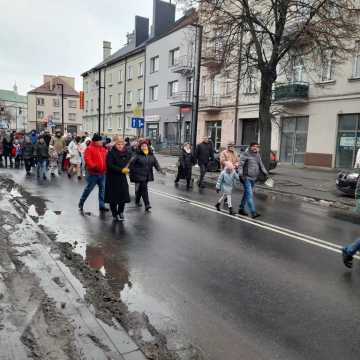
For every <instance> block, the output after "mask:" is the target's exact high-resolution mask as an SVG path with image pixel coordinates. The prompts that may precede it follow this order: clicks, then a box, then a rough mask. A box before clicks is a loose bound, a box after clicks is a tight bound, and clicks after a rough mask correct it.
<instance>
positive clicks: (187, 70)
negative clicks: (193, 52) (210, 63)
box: [171, 55, 194, 76]
mask: <svg viewBox="0 0 360 360" xmlns="http://www.w3.org/2000/svg"><path fill="white" fill-rule="evenodd" d="M171 71H172V72H173V73H177V74H181V75H184V76H187V75H190V74H191V73H192V72H193V71H194V67H193V64H192V61H191V57H190V56H188V55H183V56H180V57H179V58H178V59H176V63H175V64H174V65H172V66H171Z"/></svg>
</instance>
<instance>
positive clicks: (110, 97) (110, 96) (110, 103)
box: [109, 95, 112, 108]
mask: <svg viewBox="0 0 360 360" xmlns="http://www.w3.org/2000/svg"><path fill="white" fill-rule="evenodd" d="M109 108H112V95H109Z"/></svg>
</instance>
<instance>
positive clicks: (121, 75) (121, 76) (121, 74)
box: [118, 69, 124, 83]
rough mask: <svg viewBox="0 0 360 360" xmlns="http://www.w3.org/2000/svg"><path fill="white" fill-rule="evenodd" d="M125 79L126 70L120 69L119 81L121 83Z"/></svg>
mask: <svg viewBox="0 0 360 360" xmlns="http://www.w3.org/2000/svg"><path fill="white" fill-rule="evenodd" d="M123 81H124V71H123V69H121V70H119V71H118V82H119V83H121V82H123Z"/></svg>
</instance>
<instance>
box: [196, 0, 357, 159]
mask: <svg viewBox="0 0 360 360" xmlns="http://www.w3.org/2000/svg"><path fill="white" fill-rule="evenodd" d="M195 3H196V4H195ZM193 5H195V6H197V7H198V9H199V14H200V16H199V19H200V21H201V22H202V24H203V25H204V27H205V28H208V29H211V30H210V31H209V34H211V35H208V36H209V39H207V41H210V42H211V41H212V42H213V43H215V44H216V45H215V46H214V47H213V49H215V50H214V51H215V56H216V57H217V62H216V64H217V68H216V67H215V68H214V67H213V70H214V71H229V72H230V73H237V71H235V69H236V68H238V67H239V66H240V67H241V69H242V70H241V74H242V76H246V75H249V74H251V73H252V72H253V69H256V70H257V72H258V73H259V74H260V91H259V125H260V140H261V146H262V154H263V159H264V162H265V163H266V165H267V166H268V163H269V156H268V154H269V153H270V145H271V129H272V126H271V121H272V118H273V116H272V113H271V106H272V98H273V96H272V94H273V85H274V83H275V82H276V80H277V78H278V75H279V73H280V72H281V71H282V70H284V69H285V70H286V69H287V68H288V67H289V64H291V60H292V59H293V57H294V55H301V56H302V57H303V59H306V61H308V63H309V64H310V63H311V64H317V65H316V66H318V67H319V66H320V67H321V63H322V59H323V58H324V56H325V54H326V53H328V51H329V50H330V51H331V52H332V53H333V54H335V55H336V60H337V62H342V61H344V60H345V59H347V58H348V57H349V54H351V53H352V52H353V51H354V40H357V39H358V38H359V30H360V25H359V15H360V8H359V1H358V0H193ZM205 56H208V55H207V53H206V52H205ZM304 61H305V60H304Z"/></svg>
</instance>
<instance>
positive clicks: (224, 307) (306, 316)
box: [11, 172, 360, 360]
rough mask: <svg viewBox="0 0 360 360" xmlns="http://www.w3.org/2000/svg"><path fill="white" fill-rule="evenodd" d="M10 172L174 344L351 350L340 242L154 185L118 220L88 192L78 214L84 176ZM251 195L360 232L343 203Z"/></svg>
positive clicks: (329, 231)
mask: <svg viewBox="0 0 360 360" xmlns="http://www.w3.org/2000/svg"><path fill="white" fill-rule="evenodd" d="M11 174H16V175H14V177H15V179H16V180H17V181H18V182H21V183H23V185H24V186H25V188H26V189H27V190H29V191H30V192H31V193H32V194H33V195H37V196H41V197H44V198H46V199H47V200H48V204H47V205H48V206H47V207H48V209H47V211H45V212H43V213H41V211H39V210H36V209H34V211H37V212H39V215H40V218H39V223H40V224H41V225H43V226H45V227H46V228H48V229H50V230H51V231H53V232H54V233H55V234H56V235H57V240H58V241H61V242H70V243H72V244H74V245H76V251H77V252H78V253H80V254H81V255H82V256H83V257H84V258H85V259H86V261H87V263H88V265H89V266H91V267H92V268H94V269H97V270H99V271H101V272H102V274H103V275H104V276H106V277H107V278H108V279H109V282H110V284H111V286H112V287H113V288H114V289H115V290H116V291H117V292H119V293H121V298H122V300H123V301H125V302H126V303H127V304H128V306H129V307H130V309H132V310H136V311H140V312H142V311H144V312H145V313H146V314H147V315H148V316H149V318H150V320H151V322H152V324H153V325H154V326H155V327H156V328H157V329H158V330H159V331H160V332H162V333H163V334H165V335H166V336H167V338H168V340H169V344H170V346H169V347H170V348H173V349H180V348H182V347H186V346H188V344H189V343H192V344H193V345H194V346H196V347H198V348H199V349H200V350H201V351H202V352H203V353H204V355H205V357H206V358H208V359H211V360H219V359H231V360H232V359H234V360H237V359H284V360H285V359H286V360H288V359H358V351H357V348H358V339H359V335H360V328H359V326H358V320H359V319H358V318H359V316H360V315H359V314H360V311H359V310H360V286H359V285H360V277H359V273H358V265H357V264H356V265H355V269H354V271H353V272H352V273H349V272H348V271H346V270H345V269H344V268H343V266H342V264H341V259H340V256H339V255H338V254H337V253H334V252H332V251H329V250H327V249H324V248H320V247H318V246H314V245H311V244H307V243H304V242H301V241H296V240H295V239H292V238H290V237H289V236H286V234H285V235H284V234H280V233H276V232H273V231H269V230H267V229H266V228H260V227H254V226H253V225H251V224H247V223H243V222H240V221H238V220H235V219H232V218H230V217H225V216H221V215H219V214H217V213H215V212H212V211H209V210H207V209H206V208H201V207H197V206H192V205H191V204H189V203H187V202H186V201H176V200H174V199H173V198H171V196H169V197H166V196H159V195H158V194H154V193H153V194H151V199H152V205H153V212H152V213H151V214H144V212H143V210H141V209H137V208H135V207H133V206H132V205H130V206H129V208H128V210H127V212H126V222H125V223H124V224H115V225H114V224H113V223H112V220H111V218H110V216H106V217H105V218H101V217H99V215H98V212H97V204H96V194H92V197H91V199H90V201H89V203H87V204H86V206H85V208H86V211H88V212H89V213H90V214H89V215H87V216H81V215H80V214H78V212H77V209H76V205H77V202H78V198H79V196H80V193H81V190H82V186H83V185H82V184H78V183H77V182H72V181H68V179H65V178H64V179H56V180H55V181H54V183H52V184H47V185H45V186H43V187H39V186H38V185H37V184H36V181H35V180H34V179H31V180H26V181H25V180H24V176H23V174H22V173H21V174H20V173H15V172H14V173H11ZM152 187H153V188H154V189H156V190H158V191H161V192H166V193H169V194H171V195H179V196H181V197H184V198H189V199H192V200H194V201H200V202H203V203H206V204H210V205H212V204H214V203H215V199H216V194H215V193H214V191H212V190H209V189H205V190H204V192H203V194H199V191H198V190H197V189H195V190H194V191H191V192H186V190H185V189H184V188H183V187H182V185H180V186H179V188H174V186H173V183H172V178H171V177H170V176H168V177H165V178H162V177H161V178H158V180H157V182H156V183H155V184H153V185H152ZM236 201H238V196H235V202H236ZM257 201H258V206H259V211H260V212H261V213H263V215H264V216H263V218H262V219H261V220H263V221H265V222H268V223H272V224H275V225H278V226H281V227H286V228H288V229H292V230H293V231H296V232H300V233H305V234H307V235H310V236H313V237H317V238H320V239H323V240H326V241H329V242H331V243H334V244H339V245H342V244H345V243H347V242H349V241H350V240H352V239H353V238H354V237H356V236H358V235H359V234H358V228H359V226H358V223H357V219H356V218H351V217H348V216H346V215H345V214H344V213H341V212H338V211H334V210H330V209H324V208H320V207H317V206H313V205H310V204H304V203H297V202H294V201H292V202H286V201H282V200H280V199H276V198H271V197H270V198H266V197H260V198H258V199H257ZM55 212H57V213H55ZM34 214H35V212H34ZM34 214H33V215H34ZM35 215H36V214H35Z"/></svg>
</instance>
